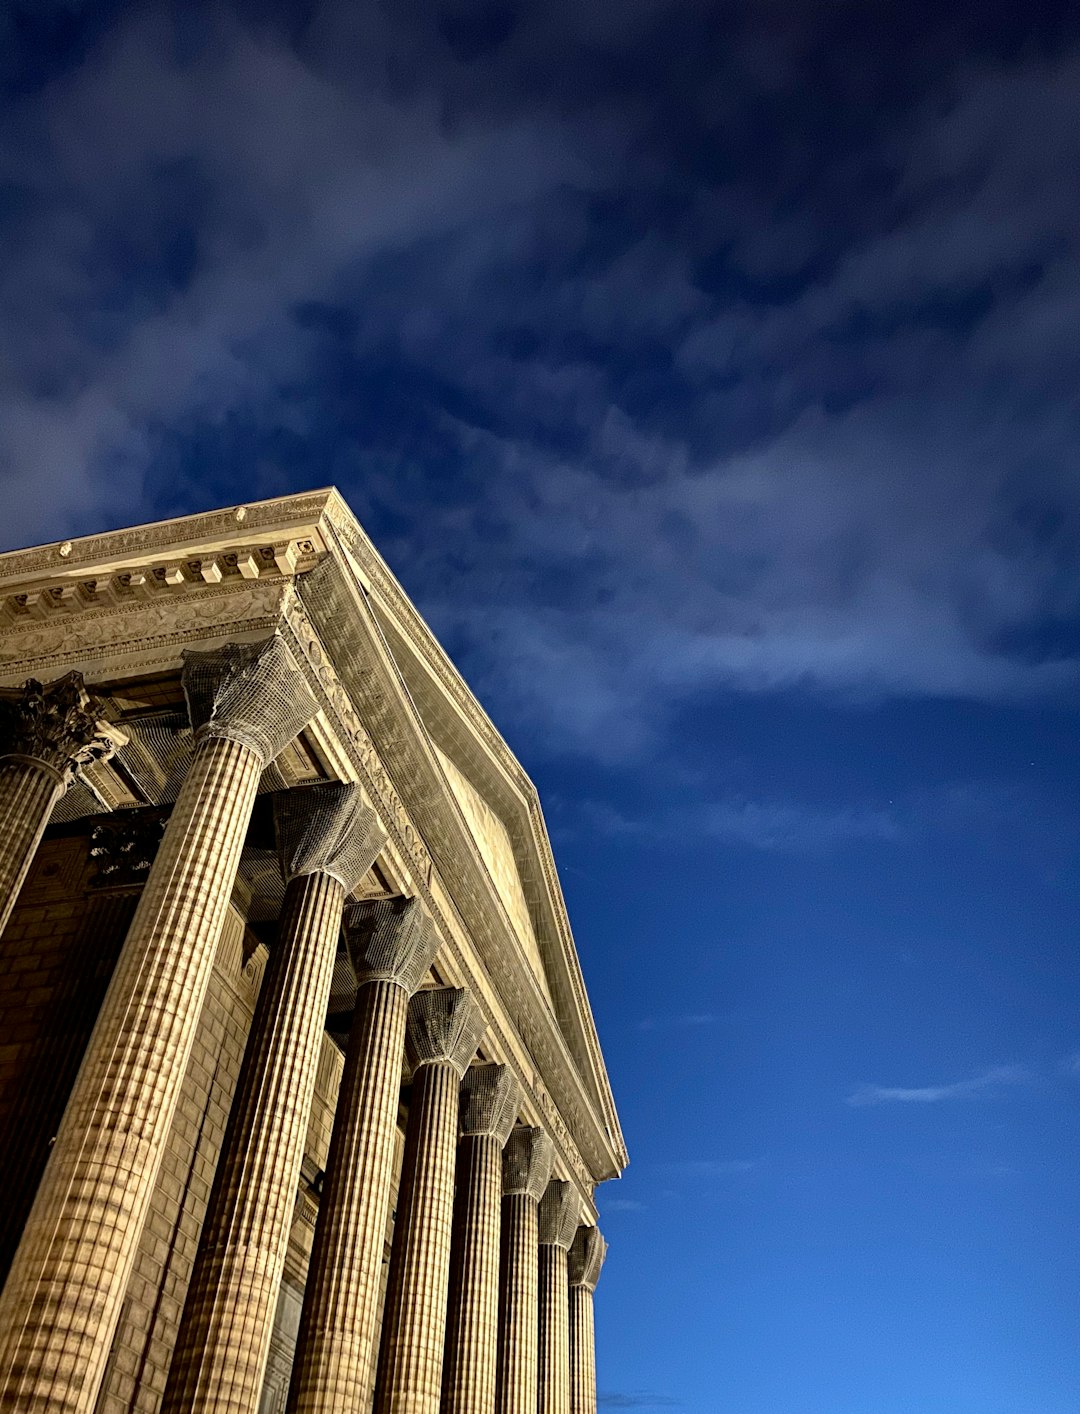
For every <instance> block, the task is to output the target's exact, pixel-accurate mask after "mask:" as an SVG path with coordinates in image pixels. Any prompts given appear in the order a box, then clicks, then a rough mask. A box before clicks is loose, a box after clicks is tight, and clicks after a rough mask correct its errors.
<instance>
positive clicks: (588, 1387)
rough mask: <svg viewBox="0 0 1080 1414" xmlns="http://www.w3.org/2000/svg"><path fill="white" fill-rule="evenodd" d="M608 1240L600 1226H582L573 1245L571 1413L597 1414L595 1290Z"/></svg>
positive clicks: (571, 1278) (571, 1279) (569, 1267)
mask: <svg viewBox="0 0 1080 1414" xmlns="http://www.w3.org/2000/svg"><path fill="white" fill-rule="evenodd" d="M606 1253H607V1243H606V1242H605V1241H604V1239H603V1238H602V1237H601V1236H600V1229H599V1228H598V1227H579V1228H578V1230H577V1236H576V1237H575V1238H574V1241H573V1243H572V1245H571V1247H570V1257H569V1263H568V1277H569V1282H570V1414H596V1338H595V1330H594V1325H593V1292H594V1291H595V1290H596V1283H597V1282H598V1281H599V1280H600V1268H601V1267H602V1266H603V1265H604V1257H605V1255H606Z"/></svg>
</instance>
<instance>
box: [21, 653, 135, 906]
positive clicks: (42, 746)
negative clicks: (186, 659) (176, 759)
mask: <svg viewBox="0 0 1080 1414" xmlns="http://www.w3.org/2000/svg"><path fill="white" fill-rule="evenodd" d="M126 743H127V737H126V736H125V735H124V733H123V732H121V731H120V730H119V729H118V728H116V727H114V726H111V725H110V724H109V723H108V722H107V721H105V704H104V703H103V702H101V701H100V700H99V699H98V698H96V697H91V695H90V694H89V693H88V692H87V690H86V687H85V686H84V684H83V679H82V674H81V673H68V674H67V675H66V676H65V677H62V678H57V679H56V680H55V681H54V682H50V683H46V684H45V685H44V687H43V686H42V685H41V683H39V682H37V681H36V680H35V679H34V678H30V679H29V680H28V681H27V682H26V683H24V684H23V686H22V688H20V689H18V690H16V691H4V692H0V933H2V932H3V931H4V928H5V927H6V926H7V921H8V919H9V918H10V917H11V910H12V909H13V908H14V907H15V900H16V898H18V895H19V890H20V888H21V887H22V883H23V880H24V879H25V878H26V872H27V870H28V869H29V868H30V864H31V862H32V861H33V858H34V854H35V852H36V850H37V847H38V845H39V844H40V843H41V837H42V835H43V834H44V833H45V827H46V825H47V824H48V823H49V816H50V815H51V814H52V811H53V806H54V805H55V804H56V802H57V801H58V800H59V799H60V797H61V796H62V795H63V794H64V792H65V791H66V790H67V788H68V786H69V785H70V784H71V782H72V781H73V780H74V778H75V774H76V772H77V771H78V770H79V769H80V768H81V767H83V766H89V765H91V764H92V763H93V762H94V761H106V760H108V758H109V757H110V756H111V755H112V754H113V752H114V751H116V750H117V749H118V748H119V747H121V746H124V745H126Z"/></svg>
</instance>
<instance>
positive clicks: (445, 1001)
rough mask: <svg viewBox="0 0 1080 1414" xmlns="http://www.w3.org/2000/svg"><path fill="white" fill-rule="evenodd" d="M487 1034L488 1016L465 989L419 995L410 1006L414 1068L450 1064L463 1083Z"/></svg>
mask: <svg viewBox="0 0 1080 1414" xmlns="http://www.w3.org/2000/svg"><path fill="white" fill-rule="evenodd" d="M483 1034H484V1014H483V1012H482V1011H481V1010H480V1008H479V1007H478V1006H477V1004H476V1001H475V1000H474V998H473V996H472V994H471V993H470V992H468V991H466V990H465V988H464V987H437V988H433V989H432V990H430V991H427V992H417V994H416V996H415V997H413V999H412V1001H411V1002H410V1003H409V1022H408V1027H407V1029H406V1033H405V1036H406V1049H407V1052H408V1055H409V1059H410V1060H411V1061H412V1064H413V1067H414V1068H417V1067H419V1066H422V1065H440V1064H445V1065H449V1066H450V1067H451V1068H452V1069H453V1070H454V1071H455V1072H456V1073H457V1077H458V1079H459V1080H460V1079H461V1077H462V1076H463V1075H464V1074H465V1068H466V1066H467V1065H468V1064H469V1062H470V1061H471V1060H472V1058H473V1056H474V1055H475V1054H476V1047H477V1046H478V1045H479V1043H480V1037H481V1036H482V1035H483Z"/></svg>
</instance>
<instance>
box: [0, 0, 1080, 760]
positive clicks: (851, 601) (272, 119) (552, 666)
mask: <svg viewBox="0 0 1080 1414" xmlns="http://www.w3.org/2000/svg"><path fill="white" fill-rule="evenodd" d="M10 23H11V22H10V21H9V24H10ZM970 23H971V24H972V25H976V26H980V27H981V29H968V30H966V31H963V32H961V30H960V29H959V28H958V27H957V25H956V23H955V22H954V21H950V20H949V18H948V17H942V16H939V15H937V14H936V13H933V12H927V13H925V14H924V13H919V14H915V13H914V12H912V11H911V10H910V8H907V9H901V8H900V7H896V8H893V7H888V6H886V7H882V8H881V9H880V11H875V21H874V25H873V26H869V25H868V23H867V21H866V18H865V17H864V16H862V15H861V14H860V13H859V7H848V6H843V5H836V6H820V7H817V6H815V7H811V6H794V7H792V6H783V7H781V6H776V7H772V6H768V5H760V6H755V7H752V8H750V9H747V10H745V11H740V10H737V9H734V8H721V7H718V6H708V5H703V4H692V3H686V4H672V3H665V4H659V3H647V2H646V0H636V3H632V4H629V5H624V6H618V7H615V6H608V5H600V4H596V5H585V6H581V5H574V6H570V5H565V6H562V5H556V4H552V5H547V6H542V7H516V6H512V5H502V4H496V3H455V4H452V5H444V6H441V7H430V6H420V5H415V6H409V5H405V6H394V7H387V8H385V9H384V8H381V7H378V6H374V5H370V4H365V5H354V4H349V5H346V4H323V5H306V6H286V5H284V4H282V5H272V4H262V5H258V6H254V5H253V6H246V7H243V8H242V9H239V10H227V9H224V8H220V7H209V6H208V7H202V6H187V7H182V8H181V9H179V10H177V11H176V12H169V11H167V10H165V9H158V8H154V7H148V6H146V5H138V6H132V7H123V6H118V5H117V6H111V7H104V8H103V9H96V8H95V9H94V12H93V14H92V15H91V10H90V7H86V8H85V9H81V8H80V7H79V6H76V5H72V6H61V5H56V6H53V7H51V9H48V8H45V9H43V8H42V7H37V10H36V16H35V19H34V22H33V24H30V23H29V22H27V23H24V24H22V25H21V26H19V27H17V29H13V30H12V32H11V37H12V39H13V43H12V44H9V45H8V46H6V48H7V54H8V58H7V68H6V71H5V72H6V73H7V76H8V79H9V89H10V93H9V98H8V101H7V112H6V121H5V123H4V129H3V131H4V137H3V139H2V142H0V176H2V181H3V196H2V200H0V222H2V226H0V230H2V234H3V239H4V246H5V250H6V252H7V258H6V260H5V262H4V265H3V267H2V270H0V313H2V316H3V319H2V331H0V368H2V370H3V392H2V394H0V451H2V456H3V475H4V478H5V495H6V505H7V508H8V517H9V519H8V522H7V527H6V536H5V538H6V540H7V541H8V542H9V543H17V542H19V541H23V542H25V541H28V540H32V539H35V538H40V537H45V536H54V535H56V534H57V533H58V531H59V530H60V529H65V530H72V529H78V528H83V527H85V528H90V527H92V526H95V525H98V524H102V523H107V522H114V523H115V522H130V521H131V520H132V519H134V518H137V517H138V516H153V515H155V514H165V513H171V512H173V511H175V510H179V509H190V508H193V507H195V506H197V505H201V504H207V503H211V502H214V501H221V502H227V501H229V500H230V499H241V498H243V499H250V498H253V497H254V496H256V495H259V494H273V493H274V492H276V491H279V490H282V489H293V488H296V487H299V486H301V485H304V484H324V483H326V482H329V481H335V482H338V483H339V484H340V485H341V486H342V489H343V490H344V491H345V493H346V495H347V496H348V497H349V498H350V500H351V501H352V503H353V504H354V506H355V508H356V509H357V511H358V513H359V514H360V516H361V518H362V519H363V520H365V522H366V523H367V524H368V525H369V526H370V528H372V529H373V531H375V533H376V535H377V538H378V539H379V542H380V544H381V545H382V546H383V547H384V548H385V549H386V551H387V553H388V557H389V558H390V560H391V562H392V563H393V564H394V566H395V567H396V568H397V569H398V570H399V572H400V573H401V575H402V577H403V578H404V579H405V581H406V584H407V586H408V587H409V588H410V589H411V590H412V591H413V592H414V594H415V595H416V597H418V599H419V600H420V601H421V607H422V608H423V609H424V610H425V612H426V613H427V614H428V616H429V617H430V618H431V619H432V621H433V622H434V624H435V626H436V628H437V629H438V630H439V631H440V632H441V633H442V635H443V636H444V637H445V638H446V639H447V640H448V641H449V643H450V646H451V648H452V649H453V651H455V653H456V654H457V656H458V657H459V658H461V659H462V660H463V661H464V663H465V666H466V669H467V672H468V673H469V676H470V678H471V680H472V681H473V682H474V684H475V685H476V686H477V687H478V689H479V690H480V692H481V695H482V696H484V697H485V698H486V699H487V700H488V701H489V702H490V703H491V704H492V706H493V707H497V708H498V710H499V711H500V714H501V715H502V716H503V717H504V718H505V717H506V716H507V714H509V715H510V716H511V717H512V718H513V719H514V720H516V722H517V723H518V730H519V731H525V730H528V729H529V728H530V727H537V728H539V729H541V730H542V731H544V732H545V733H550V732H552V731H557V732H559V733H560V734H561V736H562V737H563V739H566V740H570V741H573V742H578V743H583V744H585V745H587V746H588V747H589V749H592V750H596V749H610V750H612V751H615V752H618V751H622V750H625V748H626V747H627V745H630V744H633V743H634V742H636V741H640V740H641V739H642V737H643V736H644V735H645V734H647V733H649V732H650V731H651V730H653V729H654V727H655V725H656V723H657V722H658V721H659V720H660V719H661V718H662V715H663V711H664V707H665V704H667V703H669V702H672V701H675V700H678V699H680V698H682V697H685V696H686V695H687V694H692V693H699V692H701V691H702V690H712V689H715V688H725V689H726V688H734V689H737V690H740V691H760V690H774V689H777V688H783V687H789V686H792V685H797V686H809V687H813V688H815V689H819V690H826V691H830V692H841V693H844V694H846V695H852V694H858V695H867V694H869V695H875V694H881V693H914V694H920V695H926V694H929V695H961V696H976V697H991V698H993V697H1003V696H1007V697H1017V696H1025V695H1030V694H1037V693H1045V692H1056V691H1060V690H1061V689H1063V688H1065V687H1068V686H1072V685H1074V684H1075V682H1076V680H1077V676H1078V673H1077V657H1076V654H1077V647H1078V644H1080V637H1078V635H1077V633H1076V630H1075V622H1076V616H1077V610H1078V607H1080V606H1078V596H1080V579H1078V573H1077V565H1078V563H1080V561H1078V557H1077V545H1078V539H1080V492H1078V490H1077V481H1076V475H1075V470H1074V466H1075V462H1076V453H1077V447H1078V441H1080V437H1078V426H1077V422H1078V418H1077V403H1076V393H1075V387H1076V374H1077V365H1078V363H1080V332H1078V331H1080V319H1078V315H1080V290H1078V283H1077V278H1076V268H1075V251H1076V243H1077V235H1078V229H1077V228H1078V225H1080V203H1078V202H1077V198H1076V196H1075V190H1074V189H1075V181H1074V174H1075V171H1076V170H1077V166H1078V159H1080V122H1078V121H1077V118H1078V116H1080V115H1078V113H1077V107H1078V106H1080V100H1078V99H1077V97H1076V95H1077V93H1078V92H1080V47H1078V46H1077V41H1076V37H1075V36H1069V35H1064V34H1055V33H1054V32H1053V31H1052V30H1051V28H1050V26H1049V24H1045V25H1043V24H1041V23H1040V19H1039V15H1038V13H1037V11H1031V12H1029V13H1028V14H1027V15H1026V16H1025V17H1020V16H1016V15H1014V14H1013V13H1012V12H1011V9H998V8H996V7H993V6H991V7H989V9H988V10H986V12H985V13H984V14H982V15H981V16H980V17H979V18H978V19H974V20H972V21H971V22H970ZM35 26H36V27H35ZM14 40H18V43H19V44H21V45H22V51H21V60H22V62H21V63H20V64H18V65H16V64H15V63H14V61H13V60H12V57H11V55H12V52H13V49H17V48H18V45H15V44H14ZM46 486H47V487H48V497H47V499H44V498H43V494H42V492H43V487H46Z"/></svg>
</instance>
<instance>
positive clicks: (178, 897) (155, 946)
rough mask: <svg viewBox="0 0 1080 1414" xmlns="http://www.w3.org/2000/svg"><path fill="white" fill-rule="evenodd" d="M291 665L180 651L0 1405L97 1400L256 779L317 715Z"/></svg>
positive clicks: (269, 657)
mask: <svg viewBox="0 0 1080 1414" xmlns="http://www.w3.org/2000/svg"><path fill="white" fill-rule="evenodd" d="M289 669H291V676H292V677H294V678H295V665H294V664H293V663H292V660H291V658H289V657H288V654H287V650H286V649H285V648H284V647H283V645H282V644H281V642H280V640H278V639H276V638H275V639H270V640H268V641H267V642H265V643H263V644H248V645H227V646H226V647H225V648H223V649H218V650H214V651H212V652H211V653H205V654H187V655H185V664H184V690H185V694H186V695H187V698H188V705H189V710H190V712H191V716H192V724H193V726H195V727H196V729H197V735H196V747H195V755H194V758H193V760H192V764H191V767H190V769H189V771H188V775H187V778H186V780H185V781H184V784H183V786H182V787H181V790H180V793H179V795H178V796H177V799H176V804H175V805H174V807H173V811H172V815H171V816H170V819H169V824H168V826H167V828H166V831H165V835H164V837H163V839H162V841H161V845H160V847H159V849H158V852H157V856H156V858H155V860H154V864H153V867H152V868H151V870H150V875H149V878H148V879H147V882H146V885H145V887H144V889H143V892H142V895H141V897H140V900H139V904H138V907H137V909H136V911H135V916H134V918H133V919H132V923H131V927H130V929H129V930H128V935H127V938H126V940H125V942H124V946H123V948H122V949H121V952H120V957H119V959H118V961H117V965H116V969H115V971H114V973H113V977H112V980H111V982H110V984H109V988H108V991H107V993H106V995H105V1000H104V1003H103V1004H102V1008H101V1012H100V1014H99V1016H98V1020H97V1024H96V1026H95V1027H94V1031H93V1034H92V1035H91V1038H90V1043H89V1045H88V1047H87V1051H86V1055H85V1056H84V1058H83V1062H82V1066H81V1068H80V1070H79V1074H78V1077H77V1078H76V1081H75V1085H74V1088H73V1090H72V1092H71V1096H70V1098H69V1101H68V1105H67V1109H66V1110H65V1112H64V1118H63V1121H62V1122H61V1124H60V1128H59V1131H58V1133H57V1137H56V1143H55V1145H54V1146H53V1151H52V1154H51V1156H50V1158H49V1162H48V1165H47V1166H46V1169H45V1174H44V1176H43V1178H42V1181H41V1184H40V1187H39V1189H38V1194H37V1198H36V1200H35V1202H34V1206H33V1208H32V1209H31V1212H30V1216H29V1218H28V1220H27V1223H26V1227H25V1229H24V1232H23V1237H22V1240H21V1242H20V1244H19V1248H18V1250H17V1252H16V1255H15V1260H14V1261H13V1263H12V1267H11V1271H10V1273H9V1275H8V1280H7V1284H6V1285H5V1287H4V1291H3V1294H2V1295H0V1408H2V1409H3V1410H4V1414H41V1411H44V1410H48V1411H50V1414H90V1411H91V1410H92V1409H93V1407H94V1404H95V1401H96V1398H97V1394H98V1390H99V1387H100V1384H101V1379H102V1375H103V1372H104V1367H105V1362H106V1359H107V1356H108V1352H109V1346H110V1343H111V1341H112V1337H113V1334H114V1332H115V1329H116V1324H117V1320H118V1318H119V1314H120V1307H121V1303H122V1301H123V1298H124V1292H125V1290H126V1287H127V1283H128V1279H129V1277H130V1276H131V1271H132V1266H133V1263H134V1259H135V1253H136V1249H137V1245H138V1242H139V1237H140V1234H141V1231H142V1228H143V1224H144V1222H145V1220H146V1216H147V1212H148V1210H149V1207H150V1200H151V1197H152V1195H153V1191H154V1186H155V1184H156V1181H157V1177H158V1170H159V1168H160V1164H161V1160H162V1157H163V1155H164V1151H165V1145H166V1142H167V1139H168V1134H169V1128H170V1125H171V1123H172V1120H173V1116H174V1114H175V1110H176V1105H177V1101H178V1098H179V1095H180V1087H181V1083H182V1081H183V1076H184V1071H185V1069H186V1067H187V1063H188V1059H189V1056H190V1053H191V1046H192V1042H193V1040H194V1036H195V1030H196V1026H197V1024H198V1019H199V1013H200V1011H201V1010H202V1005H203V1001H204V1000H205V997H206V991H207V987H208V986H209V982H210V974H211V971H212V968H213V962H214V953H215V950H216V948H217V942H218V936H219V934H220V932H221V926H222V923H223V922H224V918H225V913H226V910H227V908H228V905H229V897H230V894H231V892H232V886H233V881H234V879H235V876H236V869H237V865H238V863H239V859H240V850H241V848H242V846H243V842H244V836H245V834H246V831H247V826H248V821H249V819H250V817H251V809H252V805H253V804H254V801H255V793H256V791H257V789H258V784H259V776H260V774H261V772H262V769H263V767H264V766H265V764H266V763H267V761H269V760H271V759H273V757H274V756H275V755H276V754H277V752H278V751H280V750H281V749H282V747H283V746H284V745H285V744H286V743H287V742H288V741H290V740H291V739H292V737H294V736H295V735H296V733H297V732H298V731H299V730H300V729H301V728H302V727H303V725H304V723H305V722H306V721H308V720H310V718H311V716H312V715H313V713H314V711H315V702H314V699H313V698H312V697H311V694H310V693H309V692H307V691H306V689H303V690H297V692H296V693H295V694H290V693H289V692H287V691H284V690H283V689H285V688H286V681H285V680H284V679H283V676H282V675H283V674H284V673H285V672H286V671H287V670H289ZM268 715H269V716H270V717H271V718H272V720H268Z"/></svg>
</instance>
